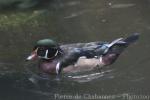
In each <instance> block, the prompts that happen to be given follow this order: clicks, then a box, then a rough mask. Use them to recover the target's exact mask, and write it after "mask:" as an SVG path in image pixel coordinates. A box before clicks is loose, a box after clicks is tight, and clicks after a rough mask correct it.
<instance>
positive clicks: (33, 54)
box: [26, 53, 37, 61]
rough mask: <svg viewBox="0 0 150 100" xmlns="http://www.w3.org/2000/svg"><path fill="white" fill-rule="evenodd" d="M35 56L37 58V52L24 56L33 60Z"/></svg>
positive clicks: (27, 59)
mask: <svg viewBox="0 0 150 100" xmlns="http://www.w3.org/2000/svg"><path fill="white" fill-rule="evenodd" d="M36 58H37V54H36V53H31V55H30V56H28V57H27V58H26V61H30V60H34V59H36Z"/></svg>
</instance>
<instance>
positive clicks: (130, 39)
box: [124, 33, 140, 44]
mask: <svg viewBox="0 0 150 100" xmlns="http://www.w3.org/2000/svg"><path fill="white" fill-rule="evenodd" d="M139 35H140V34H139V33H134V34H133V35H131V36H129V37H127V38H126V39H125V40H124V42H126V43H128V44H131V43H134V42H136V41H137V40H138V39H139Z"/></svg>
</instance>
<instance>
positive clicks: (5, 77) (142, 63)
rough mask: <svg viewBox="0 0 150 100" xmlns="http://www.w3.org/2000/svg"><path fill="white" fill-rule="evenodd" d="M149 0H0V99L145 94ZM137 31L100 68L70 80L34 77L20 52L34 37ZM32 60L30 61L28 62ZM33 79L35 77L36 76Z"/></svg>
mask: <svg viewBox="0 0 150 100" xmlns="http://www.w3.org/2000/svg"><path fill="white" fill-rule="evenodd" d="M149 11H150V1H149V0H0V99H1V100H19V99H20V100H54V99H55V98H54V94H70V95H73V94H97V95H115V100H128V99H124V98H122V96H123V95H124V94H126V95H133V94H136V95H140V94H141V95H142V94H143V95H150V87H149V84H150V81H149V80H150V77H149V75H150V73H149V70H150V66H149V65H150V54H149V51H150V38H149V37H150V33H149V32H150V13H149ZM133 33H140V34H141V35H140V39H139V41H137V42H136V43H135V44H134V45H132V46H130V47H129V48H127V49H126V50H125V52H124V53H123V54H122V55H121V56H120V57H119V59H118V60H117V61H116V63H114V64H113V65H111V66H108V67H107V69H105V72H108V73H105V74H102V75H100V76H96V78H95V77H92V79H90V78H91V77H90V78H89V79H90V81H89V80H88V82H87V80H86V79H83V80H82V82H81V81H78V82H76V81H74V80H72V79H71V80H70V79H68V78H67V79H66V78H65V79H63V80H61V81H55V80H54V79H51V80H42V79H40V80H38V86H37V84H34V83H33V82H32V81H31V80H32V79H31V76H33V74H35V75H36V73H28V71H26V70H25V67H26V66H27V65H26V62H25V58H26V57H27V55H28V54H30V52H31V50H32V48H33V45H34V44H35V42H36V41H37V40H39V39H43V38H52V39H54V40H56V41H58V42H59V43H76V42H91V41H112V40H113V39H115V38H118V37H127V36H129V35H131V34H133ZM35 67H37V66H35V65H33V64H32V65H30V68H35ZM36 81H37V80H36ZM34 82H35V80H34Z"/></svg>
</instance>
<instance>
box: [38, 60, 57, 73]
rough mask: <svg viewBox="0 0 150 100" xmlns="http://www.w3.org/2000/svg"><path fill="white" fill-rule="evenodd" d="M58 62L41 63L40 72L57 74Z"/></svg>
mask: <svg viewBox="0 0 150 100" xmlns="http://www.w3.org/2000/svg"><path fill="white" fill-rule="evenodd" d="M57 63H58V61H56V60H53V61H41V62H40V66H39V68H40V70H42V71H43V72H45V73H48V74H56V65H57Z"/></svg>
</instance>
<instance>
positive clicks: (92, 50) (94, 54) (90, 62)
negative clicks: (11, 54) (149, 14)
mask: <svg viewBox="0 0 150 100" xmlns="http://www.w3.org/2000/svg"><path fill="white" fill-rule="evenodd" d="M138 38H139V34H138V33H135V34H133V35H131V36H129V37H127V38H126V39H123V38H118V39H115V40H114V41H112V42H100V41H98V42H90V43H74V44H65V45H59V44H58V43H57V42H55V41H53V40H51V39H42V40H39V41H37V43H36V45H35V46H34V48H33V51H32V53H31V55H30V56H29V57H27V59H26V60H27V61H29V60H34V59H36V58H39V69H40V70H41V71H43V72H44V73H47V74H56V75H58V74H60V73H76V72H82V71H91V70H93V69H95V68H97V67H99V68H101V67H103V66H108V65H110V64H113V63H114V62H115V61H116V59H117V58H118V57H119V55H120V54H121V53H122V52H123V51H124V49H125V48H126V47H128V46H129V45H130V44H131V43H134V42H135V41H136V40H137V39H138Z"/></svg>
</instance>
